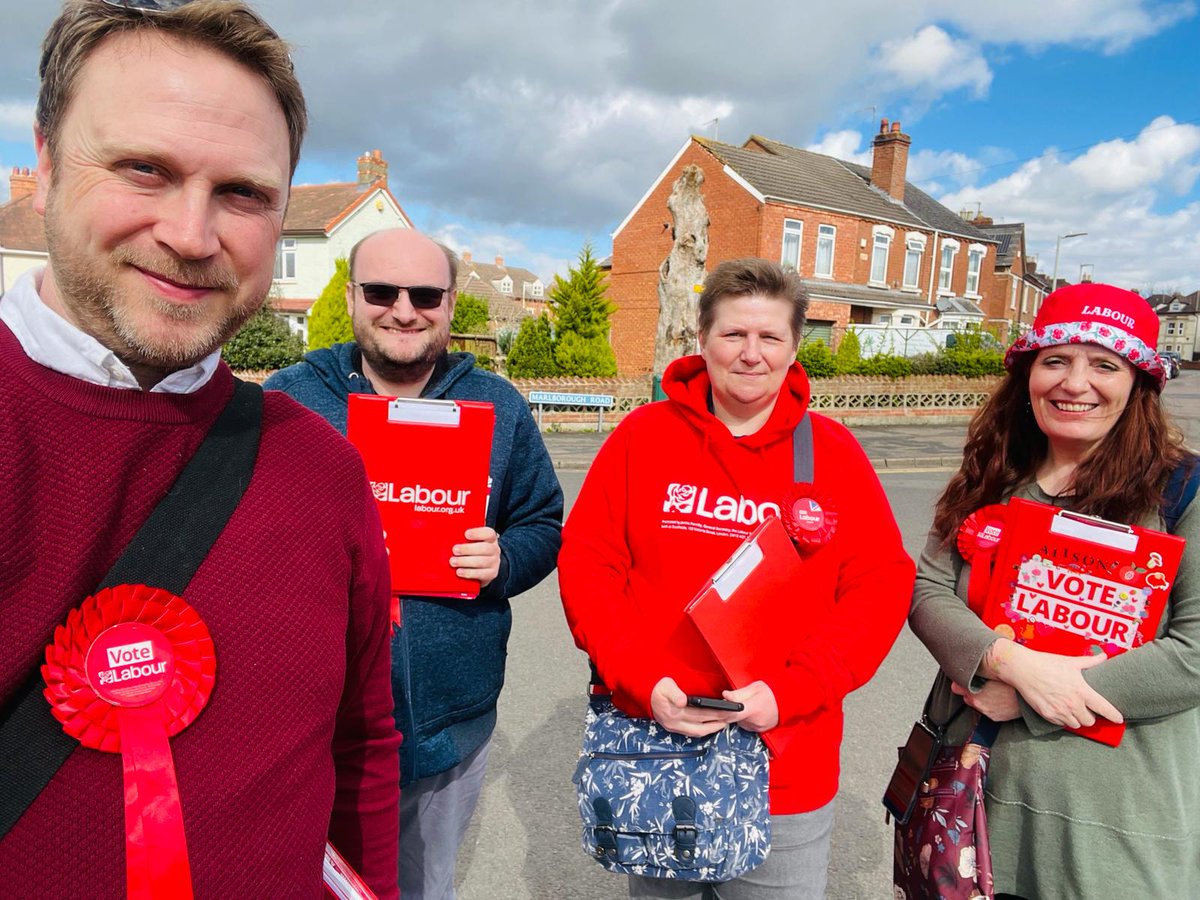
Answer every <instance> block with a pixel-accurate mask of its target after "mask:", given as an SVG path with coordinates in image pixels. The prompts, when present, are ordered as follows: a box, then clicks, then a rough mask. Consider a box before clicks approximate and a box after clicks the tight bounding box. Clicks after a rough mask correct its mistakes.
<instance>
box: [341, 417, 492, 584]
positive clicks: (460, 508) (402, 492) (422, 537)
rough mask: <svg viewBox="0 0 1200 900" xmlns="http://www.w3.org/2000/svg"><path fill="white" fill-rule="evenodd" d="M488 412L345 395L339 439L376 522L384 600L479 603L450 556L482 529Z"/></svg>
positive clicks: (489, 440) (489, 424) (489, 427)
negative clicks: (385, 564) (362, 481)
mask: <svg viewBox="0 0 1200 900" xmlns="http://www.w3.org/2000/svg"><path fill="white" fill-rule="evenodd" d="M494 421H495V413H494V411H493V410H492V404H490V403H482V402H476V401H471V400H416V399H410V398H407V397H399V398H397V397H380V396H377V395H375V394H351V395H350V407H349V412H348V419H347V427H346V436H347V437H348V438H349V439H350V441H351V443H353V444H354V445H355V446H356V447H357V448H358V451H359V453H361V454H362V458H363V463H364V465H365V466H366V469H367V478H368V479H369V480H370V482H371V491H372V493H373V494H374V495H375V502H376V503H377V504H378V506H379V515H380V518H382V519H383V531H384V539H385V541H386V543H387V548H388V558H389V564H390V566H391V572H392V593H393V594H402V595H404V596H415V597H461V598H465V599H469V598H472V597H476V596H478V595H479V582H478V581H473V580H471V579H469V578H461V577H460V576H459V575H458V572H457V571H456V570H455V569H454V567H453V566H451V565H450V557H451V556H452V555H453V554H452V552H451V550H452V548H453V546H454V545H455V544H460V543H462V542H463V540H464V539H463V533H464V532H465V531H466V530H467V529H468V528H476V527H479V526H482V525H484V524H486V517H487V498H488V467H489V464H490V461H491V455H492V426H493V423H494Z"/></svg>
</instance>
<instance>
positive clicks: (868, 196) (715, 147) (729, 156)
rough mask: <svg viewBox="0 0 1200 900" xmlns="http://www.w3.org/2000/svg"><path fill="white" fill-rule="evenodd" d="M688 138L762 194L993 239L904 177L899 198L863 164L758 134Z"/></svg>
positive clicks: (977, 237) (978, 239) (972, 236)
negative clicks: (741, 141)
mask: <svg viewBox="0 0 1200 900" xmlns="http://www.w3.org/2000/svg"><path fill="white" fill-rule="evenodd" d="M692 140H693V141H695V142H696V143H698V144H699V145H700V146H702V147H704V148H705V149H706V150H708V151H709V152H710V153H712V154H713V155H714V156H715V157H717V159H719V160H721V161H722V162H724V163H725V164H726V165H728V166H729V167H730V168H731V169H732V170H733V171H735V172H737V174H738V175H739V176H740V177H742V178H743V179H745V180H746V181H747V182H749V183H750V184H751V185H752V186H753V187H754V188H755V190H757V191H759V192H760V193H761V194H763V195H764V196H765V197H768V198H771V199H774V200H782V201H784V202H791V203H796V204H797V205H801V206H813V207H819V208H823V209H830V210H838V211H840V212H847V213H851V214H854V215H859V216H862V217H864V218H869V219H879V220H883V221H888V222H894V223H896V224H898V225H904V226H910V227H917V228H927V229H935V230H938V231H941V232H943V233H946V234H954V235H957V236H959V237H965V238H969V239H971V240H976V241H986V242H988V243H995V239H994V238H992V237H989V236H988V235H987V234H985V233H984V232H982V231H981V230H980V229H978V228H976V227H975V226H973V225H971V224H969V223H967V222H965V221H963V219H962V217H961V216H959V215H957V214H956V213H954V212H952V211H950V210H949V209H947V208H946V207H945V206H943V205H942V204H940V203H938V202H937V201H936V200H934V199H933V198H932V197H930V196H929V195H928V194H926V193H925V192H924V191H922V190H921V189H920V188H918V187H916V186H915V185H914V184H913V183H912V182H909V181H906V182H905V187H904V202H903V203H901V202H899V201H897V200H896V199H895V198H893V197H891V196H889V195H888V194H887V193H885V192H884V191H882V190H880V189H879V188H877V187H875V186H873V185H872V184H871V170H870V168H869V167H867V166H861V165H858V164H857V163H852V162H845V161H843V160H840V159H836V158H835V157H832V156H826V155H825V154H823V153H814V152H813V151H811V150H802V149H800V148H799V147H792V146H790V145H788V144H782V143H780V142H779V141H773V140H771V139H770V138H765V137H763V136H762V135H757V134H756V135H751V137H750V138H749V139H748V140H747V141H746V143H745V145H744V146H742V147H734V146H733V145H731V144H722V143H720V142H718V141H713V140H709V139H707V138H702V137H693V138H692Z"/></svg>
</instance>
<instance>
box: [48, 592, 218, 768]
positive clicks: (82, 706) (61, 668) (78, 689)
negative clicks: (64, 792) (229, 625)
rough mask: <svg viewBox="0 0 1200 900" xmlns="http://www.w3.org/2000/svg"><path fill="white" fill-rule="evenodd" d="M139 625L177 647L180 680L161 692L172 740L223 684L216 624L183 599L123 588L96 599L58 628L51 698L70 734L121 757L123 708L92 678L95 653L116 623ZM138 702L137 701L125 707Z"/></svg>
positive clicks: (51, 659) (50, 674)
mask: <svg viewBox="0 0 1200 900" xmlns="http://www.w3.org/2000/svg"><path fill="white" fill-rule="evenodd" d="M126 623H137V624H140V625H144V626H148V627H149V628H152V629H154V630H155V631H157V632H158V633H159V634H161V635H162V636H163V638H165V639H166V641H167V642H168V643H169V644H170V649H171V651H172V655H173V657H174V660H173V662H174V675H173V677H172V678H171V680H170V683H169V684H168V685H167V686H166V689H165V691H164V692H163V693H162V695H161V701H162V708H163V712H164V715H163V724H164V725H165V727H166V731H167V735H168V736H172V735H176V734H178V733H179V732H180V731H182V730H183V729H184V728H186V727H187V726H188V725H190V724H191V723H192V722H193V721H195V719H196V716H198V715H200V711H201V710H202V709H204V705H205V704H206V703H207V702H208V698H209V697H210V696H211V695H212V690H213V686H214V685H215V684H216V680H217V657H216V653H215V651H214V649H213V641H212V636H211V635H210V634H209V632H208V626H207V625H205V624H204V621H203V620H202V619H201V618H200V616H199V614H198V613H197V612H196V611H195V610H194V609H193V608H192V607H191V606H190V605H189V604H188V603H187V601H185V600H183V599H182V598H181V597H176V596H175V595H174V594H172V593H170V592H169V591H164V590H162V589H161V588H152V587H147V586H145V585H140V584H139V585H132V584H121V585H117V586H116V587H111V588H106V589H105V590H102V591H100V592H99V593H97V594H95V595H93V596H91V597H88V598H87V599H86V600H84V601H83V603H82V604H81V605H80V606H79V608H78V609H73V610H71V612H70V614H68V616H67V621H66V623H64V624H63V625H59V626H58V628H56V629H55V630H54V642H53V643H51V644H50V646H48V647H47V648H46V664H45V665H44V666H42V677H43V678H44V679H45V681H46V689H45V690H44V691H43V694H44V695H45V697H46V700H47V701H49V703H50V708H51V712H52V713H53V715H54V718H56V719H58V721H59V722H61V723H62V726H63V730H64V731H65V732H66V733H67V734H69V735H71V737H73V738H76V739H77V740H78V741H79V742H80V743H81V744H83V745H84V746H85V747H91V748H92V749H94V750H103V751H105V752H107V753H120V752H121V736H120V728H119V727H118V724H117V711H118V710H119V709H121V708H122V704H114V703H111V702H109V701H108V700H105V699H103V698H102V697H101V696H100V694H98V693H97V692H96V691H95V690H94V689H93V687H92V685H91V684H90V683H89V681H88V673H87V654H88V650H89V648H91V646H92V645H93V644H94V643H95V641H96V639H97V638H99V637H100V635H101V634H102V633H104V632H105V631H107V630H108V629H110V628H112V627H113V626H114V625H121V624H126ZM124 705H132V704H124Z"/></svg>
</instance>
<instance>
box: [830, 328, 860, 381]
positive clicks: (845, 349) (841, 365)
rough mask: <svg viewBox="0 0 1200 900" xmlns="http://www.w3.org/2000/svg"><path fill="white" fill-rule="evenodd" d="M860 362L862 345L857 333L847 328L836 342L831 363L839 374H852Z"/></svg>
mask: <svg viewBox="0 0 1200 900" xmlns="http://www.w3.org/2000/svg"><path fill="white" fill-rule="evenodd" d="M861 362H862V345H861V343H860V342H859V340H858V334H857V333H855V332H854V331H853V330H852V329H849V328H847V329H846V333H845V334H843V335H842V340H841V343H839V344H838V348H837V352H836V353H835V354H834V355H833V364H834V366H835V368H836V369H837V374H839V375H854V374H857V373H858V371H859V363H861Z"/></svg>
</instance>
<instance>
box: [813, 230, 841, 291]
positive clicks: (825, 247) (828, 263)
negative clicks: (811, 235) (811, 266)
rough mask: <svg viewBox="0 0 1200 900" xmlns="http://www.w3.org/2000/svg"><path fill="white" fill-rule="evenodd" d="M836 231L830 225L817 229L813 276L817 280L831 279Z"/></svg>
mask: <svg viewBox="0 0 1200 900" xmlns="http://www.w3.org/2000/svg"><path fill="white" fill-rule="evenodd" d="M835 237H837V229H836V228H834V227H833V226H832V225H820V226H818V227H817V262H816V269H815V270H814V271H813V274H814V275H816V276H817V277H819V278H832V277H833V241H834V238H835Z"/></svg>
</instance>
